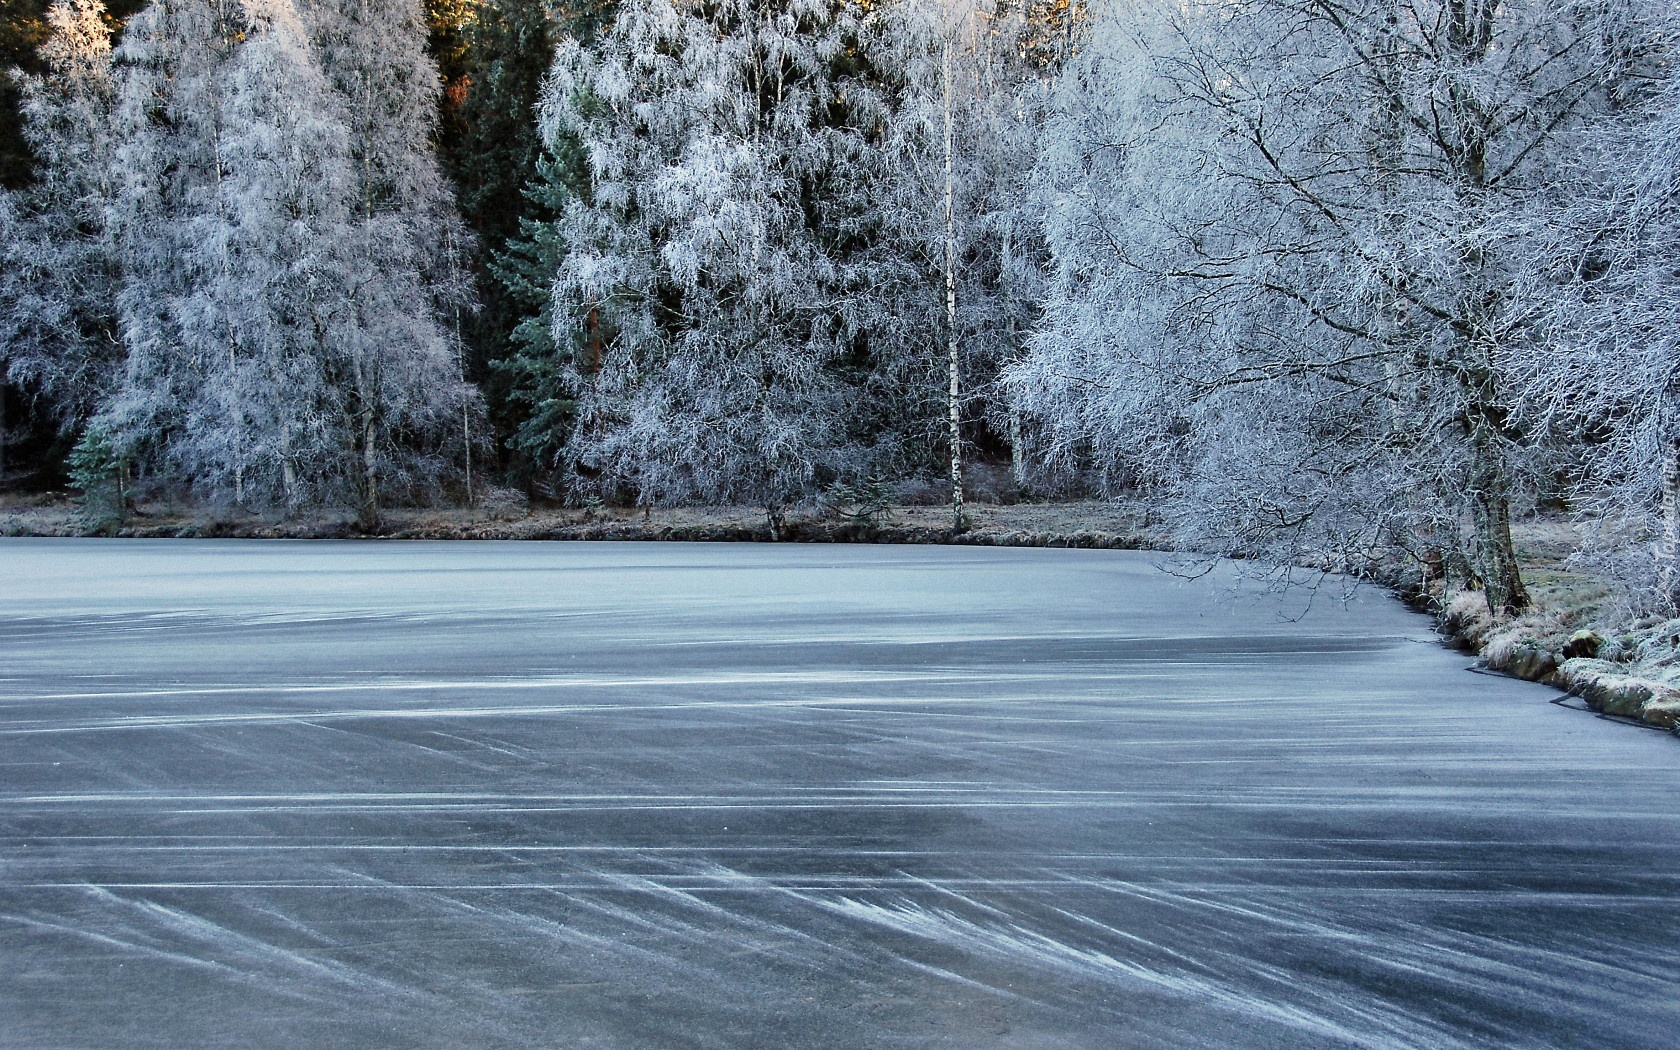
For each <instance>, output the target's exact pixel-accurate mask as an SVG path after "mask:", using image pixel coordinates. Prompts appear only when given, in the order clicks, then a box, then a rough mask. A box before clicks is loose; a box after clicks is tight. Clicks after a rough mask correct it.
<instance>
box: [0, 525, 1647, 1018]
mask: <svg viewBox="0 0 1680 1050" xmlns="http://www.w3.org/2000/svg"><path fill="white" fill-rule="evenodd" d="M1299 605H1300V602H1299V599H1298V598H1281V599H1280V598H1279V597H1277V596H1274V595H1265V594H1258V593H1251V592H1244V593H1242V594H1239V595H1237V596H1235V597H1234V598H1233V597H1232V596H1231V595H1230V594H1229V592H1228V581H1224V582H1222V581H1220V580H1215V579H1207V580H1202V581H1198V582H1196V583H1186V582H1183V581H1180V580H1177V579H1174V578H1172V577H1170V576H1167V575H1164V574H1162V573H1161V572H1159V571H1157V569H1156V568H1154V567H1153V563H1152V560H1151V558H1150V556H1147V555H1132V554H1123V553H1116V552H1101V551H1064V550H1019V549H1012V550H1000V549H985V548H926V547H922V548H917V547H846V546H824V547H814V546H727V545H693V546H691V545H682V544H664V545H632V544H583V545H566V544H499V543H483V544H453V545H451V544H398V543H342V544H338V543H296V544H293V543H276V542H258V543H247V542H182V541H168V542H143V541H142V542H122V541H98V542H81V541H48V540H5V541H0V796H3V808H0V814H3V817H0V1045H4V1046H8V1047H12V1046H88V1047H117V1046H122V1047H147V1046H157V1047H188V1046H242V1047H328V1046H331V1047H399V1046H401V1047H453V1046H491V1047H514V1046H529V1047H586V1046H598V1047H614V1048H625V1050H643V1048H658V1047H718V1048H731V1050H734V1048H749V1047H764V1048H777V1050H780V1048H789V1047H813V1048H849V1047H857V1048H885V1047H951V1048H973V1047H1034V1048H1037V1047H1091V1048H1110V1047H1121V1046H1125V1047H1174V1046H1184V1047H1192V1046H1229V1047H1279V1048H1282V1047H1330V1046H1394V1047H1402V1046H1405V1047H1412V1046H1428V1047H1460V1046H1463V1047H1468V1046H1518V1045H1520V1046H1559V1047H1561V1046H1580V1047H1593V1048H1595V1050H1596V1048H1608V1047H1668V1046H1673V1045H1674V1040H1675V1039H1676V1035H1675V1033H1676V1032H1677V1031H1680V984H1677V983H1676V982H1677V975H1680V874H1677V873H1680V802H1677V800H1680V745H1677V743H1676V742H1675V741H1674V740H1673V739H1671V738H1668V737H1665V736H1662V735H1661V734H1658V733H1655V732H1649V731H1644V730H1640V729H1635V728H1630V727H1627V726H1623V725H1618V724H1613V723H1609V722H1606V721H1602V720H1599V719H1595V718H1593V717H1591V716H1589V715H1585V714H1581V713H1578V712H1574V711H1568V710H1564V709H1561V708H1558V707H1555V706H1552V705H1550V704H1548V703H1547V700H1548V699H1550V698H1551V697H1552V696H1553V695H1554V694H1552V693H1551V692H1550V691H1548V690H1546V689H1543V688H1541V687H1538V686H1533V685H1528V684H1524V683H1520V682H1515V681H1509V680H1505V679H1499V678H1492V677H1486V676H1476V675H1471V674H1468V673H1466V672H1465V666H1466V664H1467V663H1468V660H1467V658H1465V657H1464V656H1462V655H1459V654H1455V653H1451V652H1448V651H1446V650H1443V649H1442V648H1440V647H1439V646H1438V645H1436V644H1435V643H1434V641H1433V639H1432V637H1431V635H1430V633H1429V630H1428V624H1427V622H1426V621H1425V620H1424V619H1423V618H1421V617H1418V616H1415V615H1412V614H1410V613H1408V612H1406V611H1405V610H1403V609H1401V608H1400V607H1399V606H1398V605H1396V604H1394V603H1392V602H1390V601H1388V600H1386V599H1384V598H1382V597H1381V596H1380V595H1377V594H1376V593H1375V592H1371V593H1367V594H1365V595H1364V597H1363V600H1362V601H1360V602H1357V603H1355V604H1354V605H1352V606H1351V607H1348V608H1343V607H1341V606H1339V605H1337V604H1336V603H1334V602H1333V601H1327V600H1324V599H1323V598H1322V597H1321V598H1320V600H1319V601H1318V602H1316V603H1314V606H1313V608H1312V609H1311V611H1310V612H1309V613H1308V614H1307V615H1305V616H1304V617H1302V618H1300V619H1290V618H1288V617H1289V616H1293V615H1295V614H1296V613H1298V612H1299V611H1300V609H1299ZM1286 614H1287V615H1286Z"/></svg>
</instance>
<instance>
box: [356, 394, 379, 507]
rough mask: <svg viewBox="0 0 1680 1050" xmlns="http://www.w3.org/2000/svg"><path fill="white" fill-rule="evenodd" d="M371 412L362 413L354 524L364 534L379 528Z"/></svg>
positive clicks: (376, 449)
mask: <svg viewBox="0 0 1680 1050" xmlns="http://www.w3.org/2000/svg"><path fill="white" fill-rule="evenodd" d="M375 429H376V428H375V426H374V420H373V412H372V410H370V409H369V410H364V411H363V412H362V450H361V451H362V506H361V509H360V511H359V512H358V513H357V515H356V523H357V524H358V525H360V526H361V528H362V530H363V531H364V532H370V531H372V530H374V529H376V528H378V527H379V454H378V448H377V445H376V444H375V441H376V438H375V434H374V431H375Z"/></svg>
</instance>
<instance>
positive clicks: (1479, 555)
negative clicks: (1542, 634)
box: [1466, 406, 1529, 616]
mask: <svg viewBox="0 0 1680 1050" xmlns="http://www.w3.org/2000/svg"><path fill="white" fill-rule="evenodd" d="M1477 409H1480V410H1481V411H1477ZM1468 427H1469V434H1468V438H1469V442H1470V477H1469V479H1468V480H1469V485H1468V492H1467V493H1466V495H1467V496H1468V497H1469V501H1470V519H1471V524H1472V528H1473V529H1474V532H1475V535H1474V537H1473V545H1474V549H1473V555H1472V564H1473V565H1474V566H1475V569H1476V572H1477V574H1478V575H1480V576H1481V578H1482V590H1483V593H1484V595H1486V597H1487V603H1488V611H1489V612H1491V613H1493V615H1495V616H1510V615H1515V614H1517V613H1520V612H1522V611H1523V610H1524V609H1526V608H1528V603H1529V598H1528V588H1526V587H1524V586H1523V581H1522V573H1521V571H1520V569H1519V568H1518V566H1517V549H1516V544H1515V543H1513V542H1512V540H1511V495H1510V479H1509V478H1508V477H1507V476H1506V473H1505V458H1504V451H1503V450H1502V449H1501V448H1500V447H1499V435H1498V433H1497V432H1496V431H1495V429H1494V427H1493V424H1492V423H1491V422H1490V421H1489V420H1488V419H1487V418H1485V409H1484V408H1483V406H1476V408H1475V409H1473V410H1472V415H1471V416H1470V418H1469V421H1468Z"/></svg>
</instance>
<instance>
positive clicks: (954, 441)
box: [942, 37, 968, 532]
mask: <svg viewBox="0 0 1680 1050" xmlns="http://www.w3.org/2000/svg"><path fill="white" fill-rule="evenodd" d="M942 70H943V75H944V81H945V84H944V87H945V332H946V337H947V339H948V345H947V351H948V358H949V366H950V373H951V374H950V379H951V385H950V394H949V398H948V402H947V407H948V408H949V410H950V431H951V529H952V531H954V532H964V531H966V530H967V529H968V519H967V517H966V516H965V515H964V514H963V484H962V403H961V401H960V400H959V397H960V395H961V389H960V387H959V385H958V381H959V372H958V369H957V365H958V358H957V223H956V173H955V164H954V159H955V157H954V154H955V150H954V144H953V142H952V136H951V41H950V38H949V37H947V38H946V40H945V59H944V63H943V65H942Z"/></svg>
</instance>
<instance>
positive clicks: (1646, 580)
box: [1503, 71, 1680, 606]
mask: <svg viewBox="0 0 1680 1050" xmlns="http://www.w3.org/2000/svg"><path fill="white" fill-rule="evenodd" d="M1667 79H1668V83H1667V85H1666V88H1665V89H1663V90H1653V91H1650V92H1648V93H1644V94H1639V93H1630V95H1629V97H1626V98H1625V99H1623V100H1621V102H1622V104H1621V106H1620V107H1619V109H1620V112H1619V113H1618V117H1619V119H1618V120H1616V121H1614V122H1607V124H1606V126H1604V127H1602V128H1600V129H1598V130H1597V131H1596V133H1595V134H1592V135H1590V136H1589V137H1588V140H1587V143H1588V148H1587V149H1586V150H1585V151H1584V155H1583V156H1582V158H1581V162H1580V164H1579V165H1578V167H1577V172H1576V176H1577V177H1576V178H1575V179H1573V180H1571V181H1570V182H1569V183H1568V184H1567V185H1568V187H1569V189H1570V190H1572V191H1574V192H1576V193H1577V195H1578V200H1577V203H1576V204H1575V205H1574V206H1573V207H1571V208H1570V209H1569V210H1568V211H1567V212H1566V215H1565V217H1566V219H1567V220H1568V221H1567V222H1566V223H1565V224H1564V226H1563V228H1562V229H1561V230H1560V232H1559V236H1558V238H1557V242H1558V249H1559V250H1558V252H1557V259H1558V260H1559V264H1560V269H1561V270H1562V272H1561V273H1554V274H1548V275H1547V276H1548V277H1553V278H1561V279H1562V282H1563V283H1562V287H1561V288H1560V289H1558V292H1557V295H1556V300H1555V302H1556V305H1555V307H1554V312H1553V314H1552V318H1551V325H1550V327H1549V328H1548V331H1547V335H1548V338H1547V339H1546V340H1544V341H1537V342H1533V343H1526V344H1522V345H1519V346H1517V347H1513V348H1511V350H1510V351H1509V352H1508V353H1507V354H1506V355H1505V359H1504V361H1503V363H1504V364H1505V366H1506V367H1507V369H1508V370H1509V371H1510V372H1511V373H1512V374H1513V375H1514V377H1515V378H1516V380H1517V381H1518V382H1519V383H1520V384H1521V389H1522V393H1523V405H1524V407H1525V408H1526V409H1528V411H1529V414H1530V416H1531V417H1532V418H1533V419H1534V420H1535V421H1536V423H1537V424H1538V425H1541V426H1544V427H1547V428H1549V429H1551V430H1554V431H1555V432H1558V433H1560V435H1561V437H1562V438H1563V439H1564V440H1565V441H1567V442H1569V443H1570V447H1571V448H1573V449H1574V450H1576V452H1577V459H1578V461H1579V462H1580V476H1579V480H1580V482H1581V484H1580V492H1579V493H1578V496H1579V508H1580V510H1581V511H1582V512H1583V516H1584V518H1585V519H1586V522H1587V523H1588V524H1589V525H1590V526H1591V528H1590V529H1589V530H1588V531H1589V536H1588V547H1589V550H1590V551H1591V552H1592V553H1593V554H1594V555H1596V556H1599V557H1601V558H1605V559H1608V560H1609V561H1610V562H1611V563H1612V564H1613V565H1614V566H1615V567H1616V568H1617V569H1618V570H1619V571H1620V572H1621V573H1622V574H1624V576H1625V578H1626V579H1627V581H1628V582H1629V583H1632V584H1634V585H1635V587H1636V588H1637V589H1639V590H1640V591H1645V592H1646V593H1651V592H1654V593H1655V595H1656V596H1657V597H1658V598H1659V599H1660V601H1662V602H1665V603H1667V604H1669V605H1670V606H1672V605H1674V604H1675V603H1676V602H1677V601H1680V578H1677V576H1676V558H1677V557H1680V262H1677V260H1680V77H1676V76H1675V75H1674V74H1673V73H1672V71H1670V72H1668V75H1667ZM1653 536H1654V537H1655V541H1654V542H1652V537H1653Z"/></svg>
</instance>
